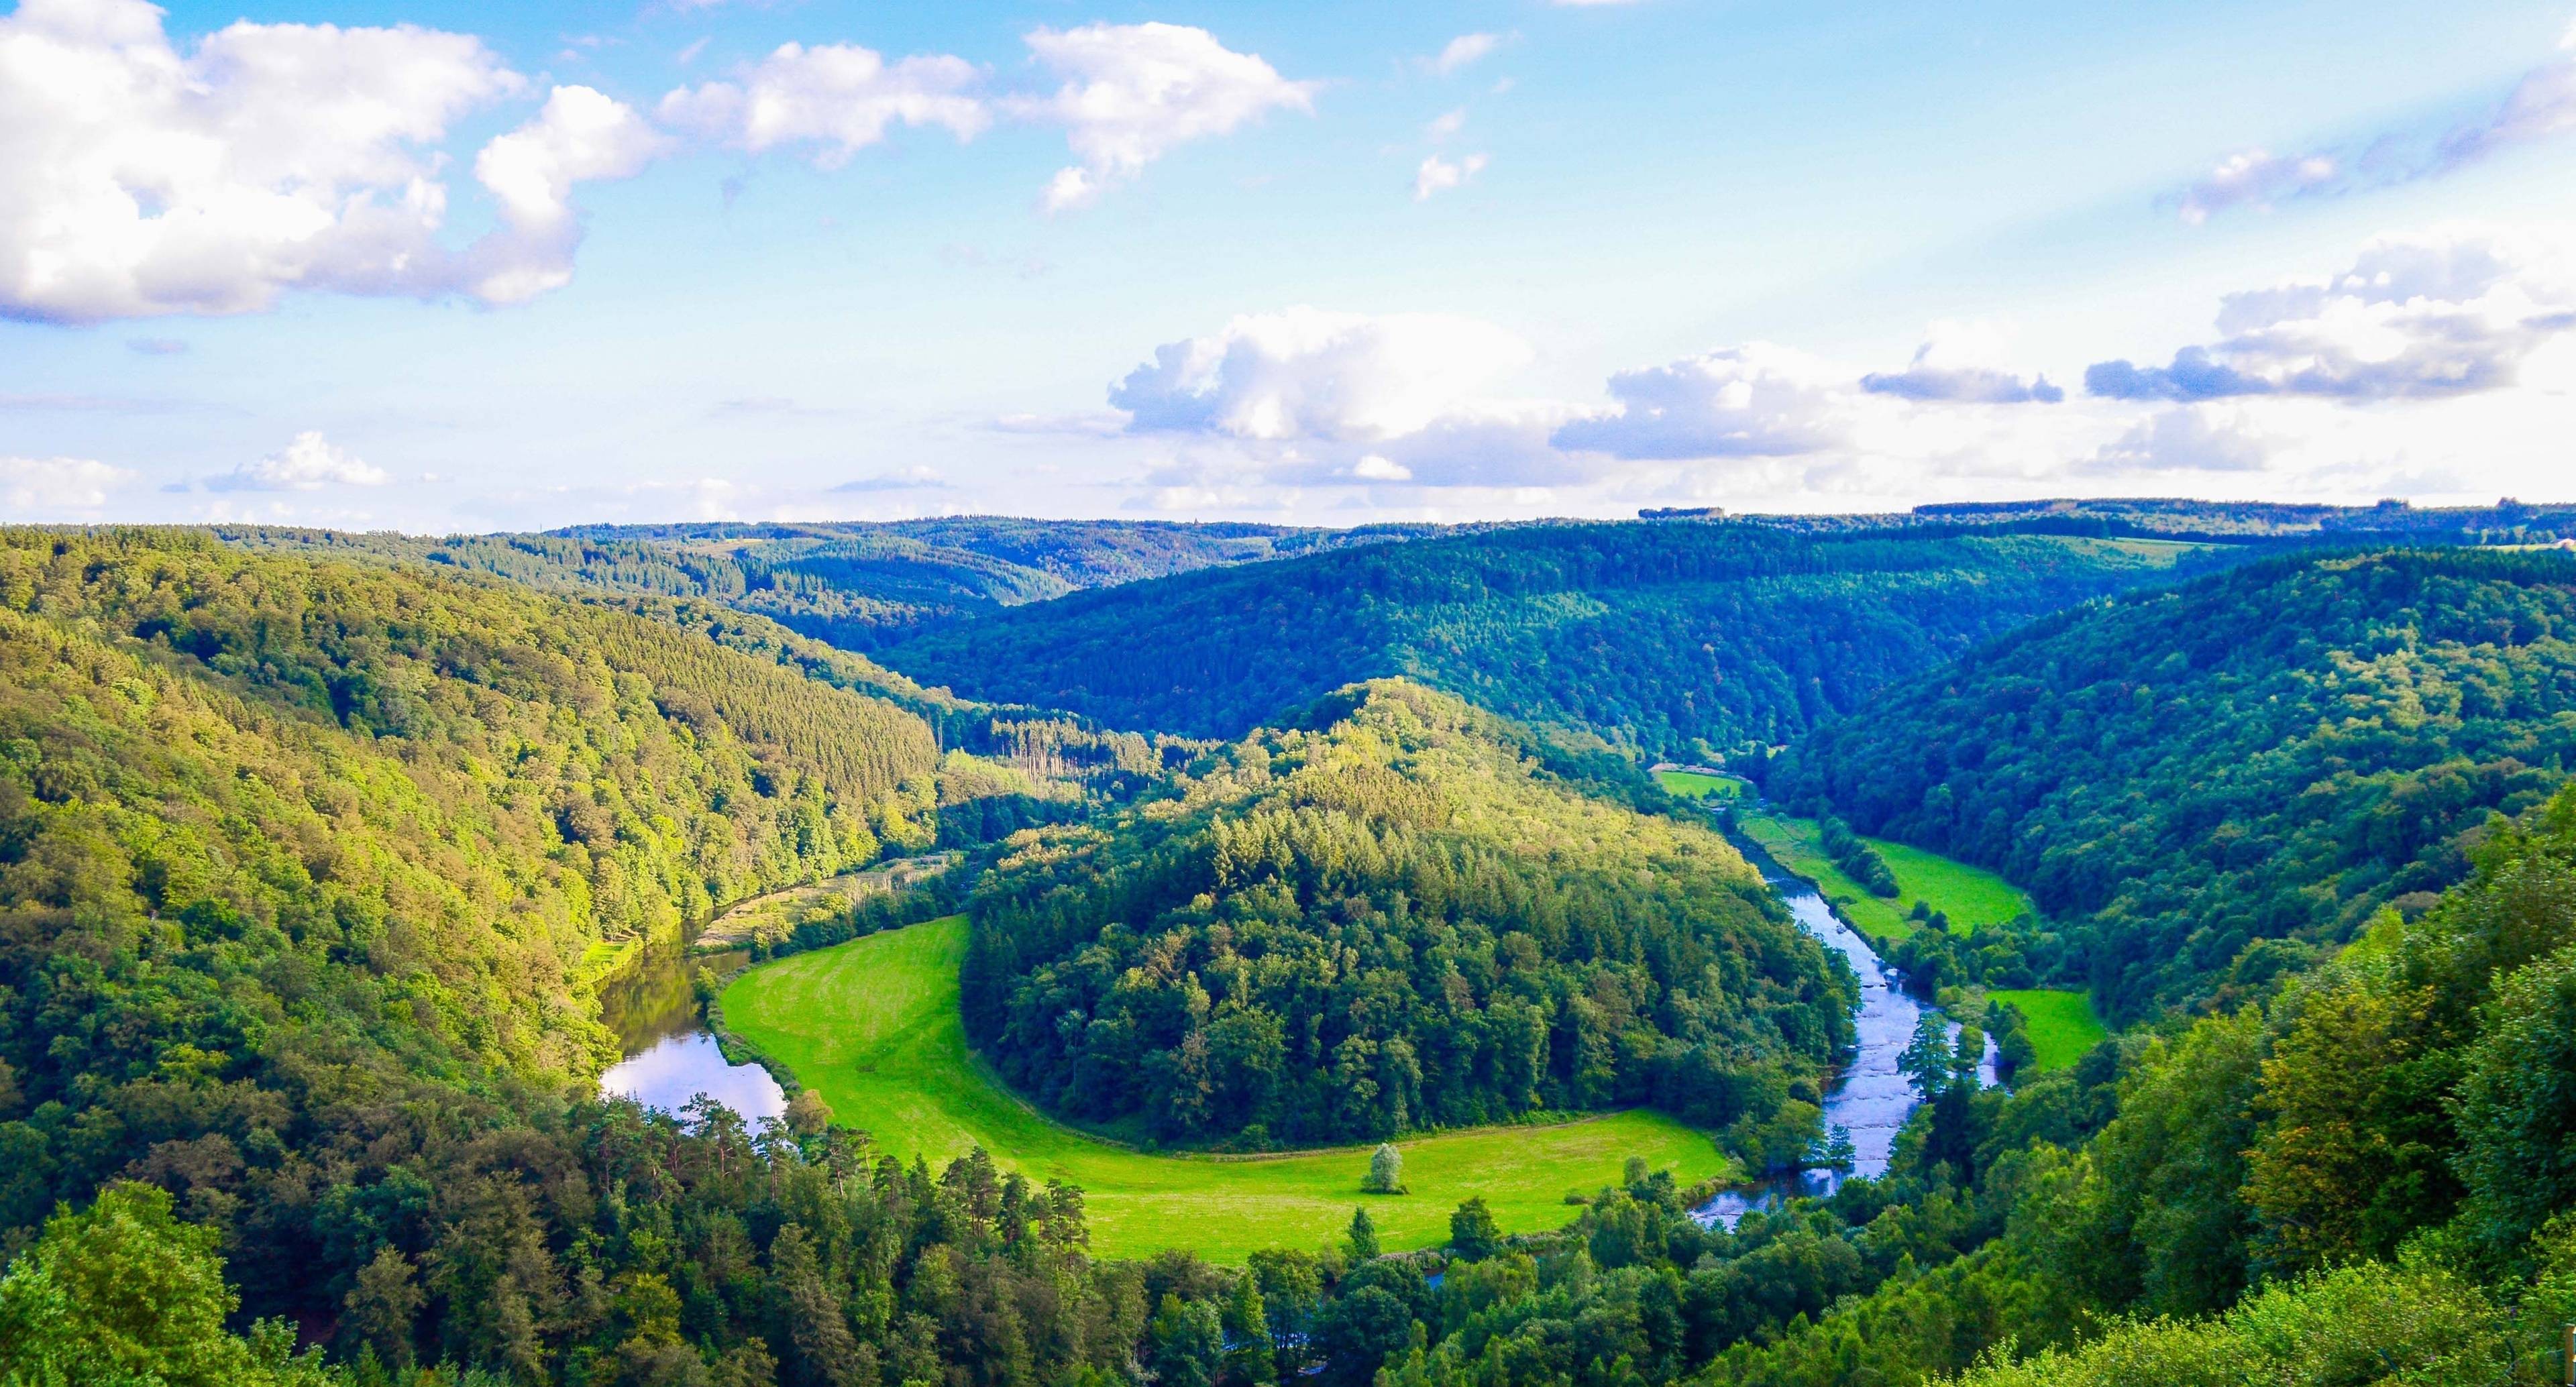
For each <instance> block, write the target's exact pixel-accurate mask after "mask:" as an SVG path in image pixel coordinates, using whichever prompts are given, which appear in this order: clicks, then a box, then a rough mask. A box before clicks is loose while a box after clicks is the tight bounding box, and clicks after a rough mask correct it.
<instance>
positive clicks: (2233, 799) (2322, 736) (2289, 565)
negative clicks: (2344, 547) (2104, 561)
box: [1767, 549, 2576, 1017]
mask: <svg viewBox="0 0 2576 1387" xmlns="http://www.w3.org/2000/svg"><path fill="white" fill-rule="evenodd" d="M2571 756H2576V555H2570V554H2566V553H2561V552H2549V551H2544V552H2527V551H2526V552H2505V551H2492V550H2467V549H2448V550H2397V551H2380V552H2371V553H2362V554H2343V555H2334V554H2325V555H2306V556H2296V557H2283V558H2277V559H2272V560H2267V561H2265V562H2262V563H2259V564H2255V565H2252V566H2249V567H2246V568H2242V569H2239V570H2237V571H2235V572H2231V573H2227V574H2224V575H2221V576H2216V577H2211V578H2207V579H2204V580H2202V581H2199V582H2196V583H2193V584H2190V585H2187V586H2185V587H2182V588H2180V589H2176V590H2171V591H2162V592H2154V593H2140V594H2132V595H2130V596H2128V597H2125V598H2122V599H2120V600H2118V601H2116V602H2113V603H2111V604H2109V605H2107V606H2099V607H2088V608H2085V609H2082V610H2078V611H2074V612H2069V613H2065V614H2063V615H2060V616H2057V617H2053V618H2051V619H2049V620H2046V621H2043V622H2041V623H2039V624H2037V625H2036V626H2034V627H2032V628H2031V629H2029V630H2027V631H2024V632H2022V633H2019V634H2017V635H2014V636H2011V637H2008V638H2006V639H2005V640H2003V641H2001V642H1999V643H1997V644H1995V645H1993V646H1990V647H1987V648H1985V649H1983V650H1980V651H1979V652H1977V653H1976V655H1975V656H1973V657H1972V658H1970V659H1967V660H1964V661H1962V662H1960V663H1958V664H1956V665H1953V666H1951V667H1949V668H1947V669H1945V670H1943V671H1941V672H1940V673H1939V674H1938V675H1936V676H1933V677H1930V678H1927V679H1922V680H1918V681H1913V682H1910V683H1907V684H1903V685H1900V686H1897V687H1895V688H1892V689H1890V690H1889V691H1888V692H1887V693H1885V694H1884V695H1882V696H1881V697H1879V698H1877V699H1875V700H1873V701H1871V702H1870V703H1869V704H1867V705H1866V706H1864V707H1863V708H1861V709H1860V710H1859V711H1857V712H1855V713H1854V714H1853V715H1852V716H1850V717H1848V718H1845V719H1842V720H1839V721H1836V722H1831V723H1827V724H1826V725H1824V726H1821V727H1819V728H1818V729H1816V730H1815V731H1814V732H1813V733H1811V734H1809V735H1808V736H1807V737H1805V738H1803V739H1801V740H1800V741H1798V742H1797V743H1796V744H1794V745H1793V746H1792V747H1791V748H1790V749H1789V750H1788V751H1787V752H1786V753H1785V754H1784V755H1783V756H1781V757H1780V758H1779V759H1778V760H1777V761H1776V762H1774V763H1773V764H1772V766H1771V767H1770V768H1769V770H1768V773H1767V783H1768V786H1769V789H1770V792H1771V793H1772V794H1773V795H1774V796H1775V797H1777V798H1780V799H1783V800H1786V801H1788V802H1790V803H1793V804H1800V805H1806V806H1810V807H1823V806H1830V807H1831V808H1832V809H1833V810H1834V812H1836V813H1839V814H1840V815H1842V816H1843V817H1844V818H1846V819H1848V820H1849V821H1850V822H1851V823H1852V824H1853V826H1854V827H1856V828H1858V829H1860V830H1861V831H1862V832H1865V833H1878V834H1884V835H1887V836H1890V837H1895V838H1900V839H1903V840H1905V841H1908V842H1912V843H1916V844H1920V845H1922V846H1924V847H1928V848H1931V849H1933V850H1935V851H1937V852H1942V853H1947V854H1949V855H1951V856H1955V857H1961V858H1965V859H1967V860H1969V861H1972V862H1978V863H1982V864H1984V865H1987V866H1990V867H1994V868H1997V869H1999V870H2001V871H2002V872H2004V873H2005V874H2006V875H2007V876H2010V877H2011V878H2012V879H2013V880H2014V881H2016V882H2018V883H2020V884H2022V885H2024V886H2026V887H2028V888H2029V889H2030V890H2031V891H2032V893H2033V895H2034V896H2035V897H2036V898H2037V900H2038V902H2039V904H2040V905H2041V906H2042V907H2043V908H2044V909H2045V910H2047V911H2048V912H2050V913H2051V914H2054V915H2059V916H2063V917H2067V919H2068V920H2070V921H2072V922H2073V925H2072V928H2071V930H2070V933H2069V940H2070V942H2071V944H2072V945H2073V946H2074V949H2073V953H2072V954H2071V955H2070V957H2069V962H2070V963H2072V964H2074V965H2076V966H2080V967H2082V968H2084V969H2086V970H2087V971H2089V975H2090V977H2091V979H2092V980H2093V982H2094V984H2095V986H2096V987H2097V989H2098V990H2099V991H2100V993H2101V995H2102V996H2103V998H2104V1000H2105V1001H2107V1002H2108V1003H2110V1005H2111V1007H2112V1009H2113V1010H2114V1011H2115V1012H2116V1013H2117V1014H2119V1015H2121V1016H2123V1017H2136V1016H2140V1015H2145V1014H2148V1013H2149V1012H2151V1011H2152V1010H2153V1009H2154V1008H2155V1007H2157V1006H2158V1005H2160V1004H2177V1003H2195V1002H2208V1001H2213V1000H2217V1001H2226V1000H2230V999H2232V998H2238V997H2242V996H2244V995H2247V994H2248V993H2249V992H2254V991H2259V990H2262V989H2265V988H2267V987H2268V985H2269V984H2270V983H2271V982H2272V980H2273V979H2274V978H2275V977H2276V976H2277V975H2278V974H2280V973H2281V972H2282V971H2283V970H2284V969H2288V968H2295V967H2298V966H2302V965H2303V964H2305V963H2307V962H2308V961H2311V960H2313V959H2315V958H2317V957H2319V956H2321V955H2322V954H2323V953H2324V952H2326V951H2328V950H2331V949H2332V948H2333V947H2334V946H2335V945H2337V944H2340V943H2341V942H2342V941H2343V940H2344V939H2346V938H2348V937H2349V936H2350V935H2351V933H2352V932H2353V931H2354V930H2355V929H2356V928H2357V927H2358V926H2359V925H2360V924H2361V923H2362V922H2363V921H2365V920H2366V919H2368V918H2369V916H2370V914H2371V912H2372V911H2374V910H2376V909H2377V908H2378V907H2380V906H2381V905H2382V904H2386V903H2394V904H2395V905H2397V906H2398V907H2399V908H2401V909H2402V910H2406V911H2410V912H2411V911H2413V910H2416V909H2420V908H2421V907H2422V906H2423V905H2424V904H2426V903H2429V902H2430V901H2431V899H2432V895H2431V893H2433V892H2437V891H2439V890H2441V889H2442V888H2443V887H2445V886H2447V885H2449V884H2451V883H2452V882H2454V881H2457V880H2459V879H2460V878H2461V877H2462V876H2463V875H2464V874H2465V873H2466V871H2467V869H2468V862H2469V858H2470V851H2469V850H2470V847H2471V845H2472V844H2473V843H2474V842H2475V841H2476V840H2477V838H2478V837H2479V836H2480V835H2481V834H2482V833H2484V832H2485V831H2486V830H2485V824H2486V822H2487V820H2488V817H2489V815H2490V814H2492V813H2494V812H2496V811H2503V812H2506V813H2512V812H2514V811H2517V810H2519V809H2521V808H2523V807H2524V806H2527V805H2529V804H2531V803H2533V802H2535V801H2537V800H2538V799H2540V798H2542V797H2543V796H2544V795H2546V794H2547V793H2548V792H2549V791H2550V789H2551V788H2552V787H2554V786H2555V785H2557V784H2558V783H2559V782H2560V781H2561V780H2562V779H2564V778H2565V775H2566V771H2567V768H2568V764H2569V760H2570V758H2571Z"/></svg>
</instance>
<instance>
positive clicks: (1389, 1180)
mask: <svg viewBox="0 0 2576 1387" xmlns="http://www.w3.org/2000/svg"><path fill="white" fill-rule="evenodd" d="M1360 1188H1361V1189H1363V1190H1366V1191H1368V1192H1369V1193H1370V1194H1402V1193H1404V1153H1403V1152H1401V1151H1398V1150H1396V1149H1395V1143H1393V1142H1391V1141H1382V1142H1379V1143H1378V1144H1377V1152H1376V1154H1374V1155H1372V1156H1370V1157H1369V1173H1368V1178H1367V1179H1366V1180H1363V1181H1361V1182H1360Z"/></svg>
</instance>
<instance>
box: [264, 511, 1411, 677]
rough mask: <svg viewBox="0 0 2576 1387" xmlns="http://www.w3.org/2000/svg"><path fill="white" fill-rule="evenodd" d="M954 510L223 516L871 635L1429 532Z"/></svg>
mask: <svg viewBox="0 0 2576 1387" xmlns="http://www.w3.org/2000/svg"><path fill="white" fill-rule="evenodd" d="M1440 529H1441V527H1439V526H1430V525H1413V526H1407V525H1381V526H1366V527H1362V528H1359V529H1349V530H1327V529H1314V528H1303V529H1301V528H1295V527H1290V526H1283V525H1250V524H1232V523H1224V524H1185V523H1181V522H1177V521H1154V520H1139V521H1130V520H1022V519H1012V518H1008V517H1000V516H957V517H948V518H942V519H935V520H899V521H887V522H882V523H877V522H860V521H852V522H847V523H829V524H738V523H731V522H718V523H704V524H671V525H582V526H574V527H571V528H569V529H563V530H555V531H550V532H547V533H544V534H495V535H450V536H447V537H445V538H440V539H433V538H423V537H414V536H409V535H396V534H383V533H377V534H349V533H343V532H338V531H325V530H296V529H283V528H276V527H266V526H218V527H216V533H217V534H218V535H219V536H221V537H222V538H223V539H224V540H225V541H227V542H229V543H232V544H236V545H240V546H243V547H246V548H260V549H280V548H282V549H297V550H321V551H324V552H328V553H333V554H339V555H344V556H355V555H362V554H363V555H372V556H374V557H378V558H384V559H395V560H404V561H411V562H419V563H434V564H440V565H444V566H448V567H453V568H459V569H464V570H469V571H474V572H482V573H490V574H493V575H496V576H498V577H503V578H509V579H513V580H515V581H518V582H522V583H530V584H534V585H537V586H540V587H565V588H574V589H581V590H589V591H606V592H627V593H650V594H654V595H658V596H663V597H703V598H708V599H710V600H713V601H717V602H722V603H724V604H726V605H727V606H730V607H733V608H736V609H737V610H741V611H746V612H755V613H758V614H760V615H762V616H766V617H769V618H771V619H773V620H776V621H778V622H780V623H781V624H783V625H785V626H787V627H789V628H791V629H793V630H796V631H800V632H802V633H804V634H806V635H809V636H813V637H815V638H817V639H820V640H827V641H830V642H832V643H833V644H835V645H839V646H842V647H844V648H846V649H851V650H868V649H872V648H874V647H876V646H878V645H882V644H884V643H886V642H888V641H891V640H896V639H900V638H902V637H903V636H905V635H908V634H912V633H915V632H917V631H919V630H920V629H922V628H925V627H930V626H936V625H939V624H942V623H945V622H948V621H953V620H955V619H957V618H959V617H962V616H967V615H971V614H974V613H977V612H983V611H989V610H995V609H998V608H1002V607H1010V606H1017V605H1019V604H1022V603H1027V602H1039V601H1044V600H1046V599H1048V598H1052V597H1062V596H1064V595H1065V594H1067V593H1071V592H1079V591H1082V590H1084V589H1088V588H1096V587H1104V586H1109V585H1112V584H1117V583H1128V582H1134V581H1137V580H1139V579H1144V578H1159V577H1164V576H1167V575H1170V574H1174V573H1187V572H1191V571H1193V570H1196V569H1201V568H1210V567H1217V566H1222V565H1228V564H1238V563H1250V562H1255V561H1258V560H1262V559H1272V558H1281V557H1286V556H1289V555H1295V554H1311V553H1320V552H1322V551H1325V550H1329V549H1338V548H1344V547H1348V546H1351V545H1359V544H1375V543H1383V542H1386V541H1390V540H1401V539H1408V538H1412V537H1415V536H1418V535H1422V534H1430V533H1437V532H1438V531H1439V530H1440Z"/></svg>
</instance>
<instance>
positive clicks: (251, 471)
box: [206, 429, 393, 491]
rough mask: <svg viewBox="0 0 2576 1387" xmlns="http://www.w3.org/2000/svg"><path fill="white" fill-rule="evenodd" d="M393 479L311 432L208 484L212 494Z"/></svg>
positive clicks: (315, 488)
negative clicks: (277, 450)
mask: <svg viewBox="0 0 2576 1387" xmlns="http://www.w3.org/2000/svg"><path fill="white" fill-rule="evenodd" d="M392 480H393V478H391V477H389V476H387V475H385V470H384V469H383V468H381V467H377V466H374V465H373V464H370V463H367V462H364V461H361V460H360V459H358V458H356V457H354V456H352V455H351V454H350V453H348V452H347V451H346V450H345V449H342V448H338V447H335V446H333V445H332V443H331V441H330V440H328V439H326V438H324V437H323V436H322V434H321V431H320V430H318V429H307V430H306V431H304V432H303V433H299V434H297V435H296V436H295V441H294V442H292V443H289V444H287V445H286V447H285V448H284V449H283V450H282V451H279V452H274V453H271V454H269V455H268V456H266V457H264V458H261V459H260V460H258V461H257V462H251V463H245V464H243V465H242V466H240V467H237V468H234V469H233V470H232V471H230V472H227V473H225V474H224V475H222V476H220V477H215V478H213V479H211V480H209V481H208V482H207V483H206V489H207V490H208V491H319V490H321V489H322V488H324V487H326V486H383V485H384V484H385V483H387V482H389V481H392Z"/></svg>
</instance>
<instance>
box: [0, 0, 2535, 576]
mask: <svg viewBox="0 0 2576 1387" xmlns="http://www.w3.org/2000/svg"><path fill="white" fill-rule="evenodd" d="M2571 21H2576V10H2571V8H2570V7H2569V6H2568V5H2567V4H2566V3H2565V0H2560V3H2558V4H2554V5H2548V4H2517V3H2497V4H2489V5H2483V6H2477V7H2428V6H2423V5H2421V4H2413V5H2398V4H2366V3H2359V4H2357V3H2342V4H2336V5H2332V6H2328V5H2324V4H2226V5H2222V4H2160V5H2157V6H2151V7H2150V6H2139V7H2119V8H2118V12H2114V7H2091V6H2065V5H1973V6H1924V5H1919V4H1904V5H1900V4H1887V5H1843V6H1813V5H1793V4H1756V3H1713V2H1712V0H1633V2H1632V3H1624V4H1584V5H1556V4H1546V3H1507V4H1475V5H1470V4H1457V5H1411V6H1389V5H1384V4H1376V5H1357V4H1306V5H1298V6H1284V5H1280V6H1255V5H1206V4H1201V5H1151V6H1145V5H1132V4H1111V5H1089V6H1076V5H1065V4H1052V3H1041V4H1034V5H1022V6H1007V7H1006V6H988V5H972V4H948V5H938V6H891V5H881V6H837V5H829V4H822V3H803V4H797V3H774V4H765V5H754V4H744V3H738V2H737V3H718V4H703V3H701V4H673V3H670V0H655V3H652V4H648V5H644V6H642V7H640V8H639V7H637V6H635V5H632V4H625V5H616V6H609V5H557V6H539V5H530V6H514V7H498V6H483V5H457V4H432V3H394V2H392V0H374V2H371V3H364V4H352V3H305V2H302V0H299V2H298V3H275V4H267V5H263V6H260V7H258V8H252V9H243V8H240V7H239V6H238V5H237V4H236V5H226V6H223V7H209V6H202V5H178V6H173V7H171V8H170V9H169V10H168V11H167V12H166V13H161V12H155V11H153V10H151V9H150V8H149V7H146V6H142V5H139V4H132V3H129V0H37V3H32V4H22V5H21V7H20V8H19V9H18V10H17V11H16V12H15V13H14V14H10V15H8V16H6V17H0V518H25V519H41V520H86V519H125V518H132V519H214V518H224V519H252V520H274V521H280V522H287V523H308V524H327V525H342V526H359V527H380V526H391V527H399V528H404V529H412V530H433V531H443V530H450V529H492V528H519V527H532V526H551V525H558V524H565V523H571V522H575V521H586V520H603V519H635V520H641V519H673V518H697V517H739V518H768V517H777V518H858V519H864V518H891V517H897V516H908V515H920V514H929V513H939V512H948V511H1004V512H1013V513H1027V514H1043V515H1150V516H1167V517H1177V518H1220V517H1230V518H1248V519H1268V520H1287V521H1299V522H1310V523H1331V524H1349V523H1361V522H1365V521H1369V520H1378V519H1399V518H1405V519H1409V518H1421V517H1430V518H1442V519H1465V518H1479V517H1511V516H1533V515H1548V514H1591V515H1619V514H1627V513H1631V512H1633V511H1634V510H1635V509H1636V508H1638V507H1640V506H1653V505H1674V504H1715V505H1723V506H1726V507H1729V508H1731V509H1835V510H1846V509H1876V508H1882V507H1891V506H1901V505H1910V504H1914V503H1917V502H1923V501H1935V500H1957V499H1976V498H1995V497H2009V496H2029V495H2041V494H2046V495H2064V494H2123V493H2125V494H2157V495H2172V494H2197V495H2218V496H2249V497H2250V496H2266V497H2281V498H2294V499H2307V498H2315V499H2329V500H2348V501H2367V500H2371V499H2376V498H2377V497H2379V496H2383V495H2401V496H2410V497H2414V498H2416V499H2419V500H2423V501H2428V502H2434V501H2457V500H2471V499H2476V500H2492V499H2493V498H2494V497H2496V496H2497V495H2500V494H2507V493H2511V494H2519V495H2522V496H2524V497H2526V498H2535V497H2539V496H2543V495H2567V494H2571V492H2570V488H2569V487H2568V486H2567V485H2566V484H2565V481H2564V479H2563V478H2564V475H2565V474H2566V473H2567V472H2568V471H2569V470H2570V469H2569V454H2568V449H2567V445H2566V443H2565V440H2566V439H2568V438H2571V437H2576V276H2571V271H2570V258H2571V256H2576V237H2571V234H2570V231H2569V228H2570V226H2571V225H2576V176H2571V175H2576V48H2571V47H2570V44H2571V42H2576V24H2571ZM312 26H331V27H329V28H320V27H312ZM783 45H795V46H796V47H794V48H783V47H782V46H783ZM1444 55H1445V59H1444ZM1051 190H1052V193H1051Z"/></svg>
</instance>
